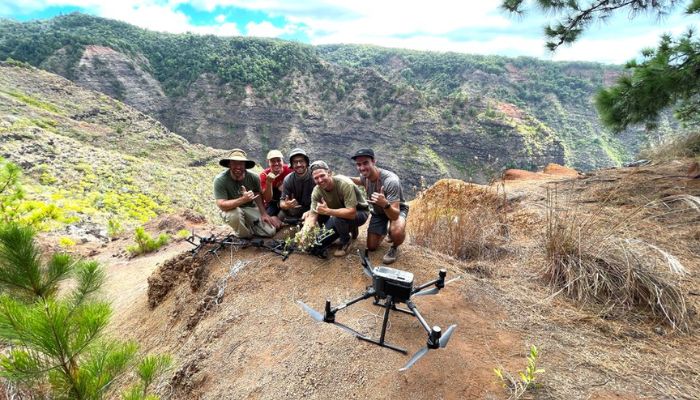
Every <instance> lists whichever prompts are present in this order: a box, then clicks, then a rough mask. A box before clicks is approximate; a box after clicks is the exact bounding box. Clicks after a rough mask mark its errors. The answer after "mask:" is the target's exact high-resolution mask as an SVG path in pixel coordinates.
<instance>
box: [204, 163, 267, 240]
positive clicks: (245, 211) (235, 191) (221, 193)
mask: <svg viewBox="0 0 700 400" xmlns="http://www.w3.org/2000/svg"><path fill="white" fill-rule="evenodd" d="M219 165H221V166H222V167H226V168H228V169H227V170H225V171H223V172H221V173H220V174H219V175H217V176H216V178H214V198H215V199H216V205H217V207H219V209H220V210H221V216H222V217H223V219H224V222H226V223H227V224H228V225H229V226H230V227H231V228H232V229H233V234H234V235H236V236H237V237H239V238H242V239H247V238H250V237H252V236H253V235H257V236H262V237H271V236H273V235H274V234H275V232H276V229H275V227H274V226H273V225H272V221H271V217H270V216H269V215H268V214H267V211H265V207H263V202H262V199H261V198H260V192H261V190H260V178H259V177H258V175H257V174H254V173H252V172H250V171H248V169H250V168H253V167H255V161H252V160H249V159H248V155H247V154H246V153H245V151H243V150H241V149H233V150H232V151H231V152H230V153H229V154H228V155H227V156H226V157H224V158H222V159H221V160H219Z"/></svg>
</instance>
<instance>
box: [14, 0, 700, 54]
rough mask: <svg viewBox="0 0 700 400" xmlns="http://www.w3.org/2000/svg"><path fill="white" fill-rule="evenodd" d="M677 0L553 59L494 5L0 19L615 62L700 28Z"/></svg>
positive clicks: (390, 3) (272, 3)
mask: <svg viewBox="0 0 700 400" xmlns="http://www.w3.org/2000/svg"><path fill="white" fill-rule="evenodd" d="M584 3H585V0H584ZM680 3H681V5H680V6H679V7H677V8H676V10H675V12H673V13H671V14H670V15H668V16H666V17H665V18H663V19H658V18H657V17H656V16H654V15H640V16H637V17H636V18H630V15H628V14H627V13H622V14H619V15H615V16H614V17H613V18H611V19H610V20H608V21H607V22H605V23H600V24H595V25H593V26H592V27H591V28H590V29H589V30H588V31H587V32H586V33H585V34H584V36H582V37H581V39H579V40H578V41H577V42H576V43H575V44H574V45H573V46H570V47H560V48H559V49H558V50H557V51H556V52H555V53H551V52H549V51H548V50H547V49H546V48H545V38H544V34H543V27H544V26H545V25H546V22H547V19H546V17H545V16H543V15H541V14H540V13H539V12H538V11H537V10H536V9H535V8H533V7H532V6H529V7H528V8H527V10H528V11H529V12H527V13H526V14H525V15H524V16H511V15H509V14H507V13H506V12H504V11H502V10H500V9H499V5H500V1H494V0H479V1H466V0H428V1H425V0H420V1H417V0H191V1H185V0H140V1H139V0H112V1H110V0H0V18H9V19H13V20H16V21H29V20H36V19H48V18H52V17H54V16H56V15H60V14H68V13H70V12H74V11H80V12H83V13H86V14H91V15H96V16H100V17H105V18H111V19H116V20H120V21H124V22H127V23H129V24H133V25H136V26H139V27H142V28H146V29H149V30H153V31H160V32H171V33H184V32H192V33H198V34H214V35H220V36H258V37H273V38H280V39H287V40H294V41H299V42H303V43H309V44H313V45H319V44H350V43H353V44H372V45H377V46H384V47H393V48H404V49H414V50H429V51H454V52H460V53H469V54H486V55H488V54H493V55H503V56H511V57H516V56H531V57H537V58H540V59H544V60H553V61H564V60H566V61H596V62H602V63H610V64H622V63H624V62H626V61H628V60H630V59H632V58H635V57H638V56H639V54H640V50H642V49H643V48H645V47H654V46H655V45H656V44H657V43H658V41H659V37H660V36H661V35H662V34H663V33H671V34H674V35H678V34H680V33H682V32H685V31H686V30H687V28H688V27H691V26H697V25H698V24H697V22H698V20H697V15H695V16H692V17H691V16H687V15H684V14H683V7H684V4H685V3H684V2H683V1H681V2H680ZM549 20H550V21H554V19H553V17H551V16H550V17H549Z"/></svg>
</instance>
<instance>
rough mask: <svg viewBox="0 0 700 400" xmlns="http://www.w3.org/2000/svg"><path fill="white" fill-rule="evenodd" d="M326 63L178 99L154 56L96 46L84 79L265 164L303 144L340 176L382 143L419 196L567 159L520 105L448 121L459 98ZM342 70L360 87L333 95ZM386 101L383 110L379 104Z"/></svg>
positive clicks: (198, 84)
mask: <svg viewBox="0 0 700 400" xmlns="http://www.w3.org/2000/svg"><path fill="white" fill-rule="evenodd" d="M324 67H325V70H324V71H323V74H322V75H321V76H318V75H307V76H301V75H299V76H290V77H288V78H286V80H285V81H283V82H280V88H272V89H271V90H269V89H268V90H267V91H266V93H265V94H264V95H263V94H260V93H258V90H257V88H254V87H251V86H246V87H236V86H232V85H230V84H223V83H221V82H220V81H219V79H218V78H217V77H216V76H214V75H207V74H204V75H202V76H200V77H199V78H198V79H197V80H196V81H195V82H193V83H192V84H191V85H190V86H189V87H188V88H187V90H186V91H185V93H184V94H183V95H181V96H177V97H175V96H173V97H170V98H168V97H167V96H166V95H165V94H164V92H163V90H162V88H161V87H160V85H159V83H158V81H156V80H155V78H153V76H152V75H150V74H149V73H148V63H147V61H146V60H144V59H141V58H138V57H133V56H127V55H125V54H122V53H119V52H116V51H114V50H112V49H109V48H106V47H100V46H89V47H88V48H87V49H86V51H85V52H84V54H83V55H82V57H81V59H80V63H79V67H78V69H77V71H76V78H75V80H76V82H77V83H79V84H80V85H82V86H84V87H87V88H90V89H94V90H98V91H101V92H103V93H105V94H107V95H110V96H112V97H115V98H119V99H122V100H123V101H124V102H125V103H127V104H130V105H132V106H134V107H135V108H137V109H138V110H140V111H142V112H145V113H148V114H150V115H153V116H154V117H156V118H158V119H159V120H160V121H161V122H162V123H163V124H164V125H166V126H167V127H168V128H169V129H171V130H172V131H174V132H176V133H178V134H180V135H182V136H183V137H185V138H186V139H188V140H189V141H190V142H194V143H201V144H204V145H207V146H211V147H214V148H219V149H222V150H224V149H231V148H234V147H241V148H243V149H245V150H246V151H248V152H249V154H250V156H251V157H253V158H254V159H255V160H256V161H258V163H260V164H264V163H265V160H264V157H265V154H266V153H267V151H268V150H269V149H271V148H278V149H280V150H282V151H283V152H288V151H290V150H291V149H292V148H294V147H303V148H305V149H306V151H307V152H308V153H309V154H310V156H311V158H312V159H323V160H325V161H327V162H328V163H329V164H330V165H331V166H332V168H334V169H335V170H336V171H337V172H338V173H342V174H352V175H355V174H356V171H355V169H354V165H353V164H352V162H351V160H350V159H349V156H350V155H351V154H352V153H353V152H354V151H355V150H356V149H358V148H360V147H372V148H373V149H374V150H375V152H376V153H377V158H378V163H379V165H380V166H382V167H384V168H388V169H391V170H394V171H395V172H397V174H398V175H399V176H400V177H401V178H402V180H403V181H404V187H405V190H407V191H408V192H409V193H413V192H414V191H415V190H416V189H418V188H420V187H421V184H422V183H427V184H430V183H432V182H434V181H436V180H438V179H440V178H447V177H453V178H459V179H465V180H471V181H475V182H485V181H488V180H489V179H491V178H492V177H493V176H494V175H496V174H498V172H499V171H501V170H503V169H504V168H507V167H512V166H519V167H536V166H540V165H545V164H546V163H549V162H556V163H561V164H563V163H564V162H565V157H564V148H563V146H562V144H561V143H560V142H559V141H558V140H557V138H556V135H555V134H554V132H553V131H552V130H551V129H550V128H548V127H547V126H545V125H544V124H542V123H541V122H540V121H538V120H537V119H536V118H534V117H532V116H530V115H528V114H527V113H526V112H524V111H522V110H519V109H517V107H515V106H513V105H508V104H506V103H499V102H497V101H492V100H488V99H479V100H475V101H473V102H472V103H470V104H469V108H470V113H471V114H469V115H467V114H466V113H463V115H462V116H461V117H459V116H458V117H457V118H456V120H455V121H451V123H446V122H445V120H444V117H443V116H442V115H441V110H442V109H443V108H445V107H449V105H446V104H440V103H436V104H429V102H427V101H426V99H424V98H421V96H420V94H418V93H416V92H413V91H411V90H410V89H406V88H403V89H397V88H396V86H395V85H393V84H392V83H391V82H388V81H387V80H386V79H384V78H383V77H381V76H380V75H379V74H378V73H376V72H375V71H373V70H370V69H362V70H360V71H351V70H348V69H347V68H342V67H338V66H334V65H331V64H327V65H325V66H324ZM338 74H354V76H353V77H352V81H353V82H354V84H353V85H352V86H351V87H349V88H348V90H347V91H346V92H345V93H344V95H343V96H342V97H339V96H337V95H335V94H334V95H333V97H332V98H328V96H327V95H324V94H323V93H322V92H323V90H322V87H323V86H324V85H325V86H328V85H329V82H330V84H332V82H333V80H334V77H335V76H338ZM377 93H379V94H380V98H383V99H386V101H385V102H383V103H382V104H380V105H379V107H378V106H377V104H372V101H373V100H372V99H373V98H377V97H378V96H377ZM372 96H374V97H372ZM375 102H376V101H375ZM378 108H380V109H381V113H378V112H377V111H373V110H377V109H378Z"/></svg>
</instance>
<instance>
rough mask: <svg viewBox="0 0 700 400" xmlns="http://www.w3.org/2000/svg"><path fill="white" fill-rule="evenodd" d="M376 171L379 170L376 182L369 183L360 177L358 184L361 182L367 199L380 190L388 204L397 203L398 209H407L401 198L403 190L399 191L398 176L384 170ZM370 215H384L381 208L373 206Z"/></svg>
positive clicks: (404, 201) (399, 182)
mask: <svg viewBox="0 0 700 400" xmlns="http://www.w3.org/2000/svg"><path fill="white" fill-rule="evenodd" d="M377 169H378V170H379V180H378V181H377V182H371V181H369V180H368V179H367V178H365V177H364V176H360V182H362V186H364V188H365V191H366V192H367V197H368V198H371V197H372V193H374V192H379V190H380V189H383V190H384V197H386V199H387V200H388V201H389V203H393V202H395V201H398V202H399V207H401V208H404V207H407V204H406V200H405V199H404V197H403V190H401V181H400V180H399V177H398V175H396V174H395V173H393V172H391V171H388V170H386V169H381V168H377ZM372 213H373V214H380V215H383V214H385V213H384V209H383V208H381V207H377V206H375V205H373V206H372Z"/></svg>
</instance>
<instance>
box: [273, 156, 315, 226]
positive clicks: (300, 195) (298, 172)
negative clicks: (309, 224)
mask: <svg viewBox="0 0 700 400" xmlns="http://www.w3.org/2000/svg"><path fill="white" fill-rule="evenodd" d="M289 165H290V166H291V167H292V170H293V171H294V173H293V174H289V175H287V176H286V177H285V178H284V182H282V197H281V200H280V208H281V209H282V211H281V212H280V219H282V220H285V219H286V220H289V219H301V217H302V215H304V213H305V212H307V211H309V208H310V207H311V192H313V190H314V187H315V186H316V184H315V183H314V180H313V178H312V177H311V172H310V171H309V156H308V155H307V154H306V152H305V151H304V149H300V148H296V149H294V150H292V152H291V153H290V154H289Z"/></svg>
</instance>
